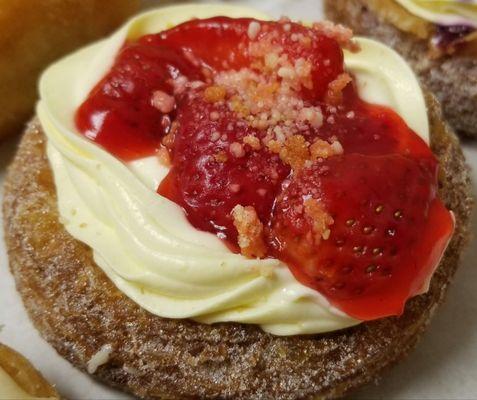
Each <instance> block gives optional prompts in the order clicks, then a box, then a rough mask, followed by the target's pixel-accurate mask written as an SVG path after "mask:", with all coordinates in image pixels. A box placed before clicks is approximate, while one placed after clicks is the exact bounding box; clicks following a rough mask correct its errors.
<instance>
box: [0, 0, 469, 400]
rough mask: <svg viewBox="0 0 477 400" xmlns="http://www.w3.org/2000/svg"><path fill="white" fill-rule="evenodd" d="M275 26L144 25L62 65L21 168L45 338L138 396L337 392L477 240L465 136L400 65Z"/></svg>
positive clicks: (414, 326) (404, 343) (438, 292)
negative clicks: (472, 232) (460, 137)
mask: <svg viewBox="0 0 477 400" xmlns="http://www.w3.org/2000/svg"><path fill="white" fill-rule="evenodd" d="M224 15H226V16H227V17H224ZM266 20H268V18H267V17H266V16H263V15H261V14H259V13H257V12H256V11H254V10H249V9H243V8H237V7H231V6H223V5H222V6H212V5H210V6H205V5H204V6H181V7H172V8H165V9H158V10H155V11H151V12H150V13H147V14H144V15H140V16H138V17H137V18H136V19H134V20H132V21H130V22H129V23H128V24H127V25H125V26H124V27H123V28H122V29H121V30H120V31H118V32H117V33H116V34H115V35H114V36H112V37H111V38H110V39H108V40H107V41H105V42H101V43H99V44H97V45H95V46H92V47H88V48H86V49H84V50H81V51H80V52H77V53H75V54H74V55H72V56H70V57H68V58H66V59H64V60H63V61H61V62H59V63H57V64H56V65H54V66H52V67H51V68H50V69H49V70H48V71H47V72H46V73H45V74H44V75H43V77H42V79H41V82H40V92H41V101H40V103H39V105H38V109H37V115H38V119H35V120H34V121H33V122H32V123H31V124H30V126H29V127H28V128H27V130H26V132H25V136H24V138H23V140H22V143H21V145H20V148H19V151H18V154H17V156H16V158H15V160H14V162H13V164H12V167H11V168H10V171H9V174H8V177H7V182H6V186H5V199H4V216H5V219H4V223H5V232H6V235H5V236H6V241H7V247H8V251H9V257H10V266H11V270H12V272H13V274H14V276H15V279H16V282H17V287H18V290H19V291H20V293H21V295H22V298H23V300H24V302H25V306H26V308H27V309H28V310H29V312H30V315H31V317H32V319H33V321H34V323H35V325H36V327H37V328H38V329H39V331H40V332H41V333H42V335H43V336H44V337H45V338H46V339H47V340H48V341H49V342H50V343H51V344H52V345H53V346H54V347H55V349H56V350H57V351H58V352H59V353H60V354H61V355H63V356H64V357H65V358H67V359H68V360H69V361H70V362H72V363H73V364H74V365H76V366H77V367H79V368H81V369H82V370H85V371H87V372H88V373H90V374H93V375H94V376H96V377H97V378H98V379H101V380H103V381H105V382H107V383H109V384H111V385H113V386H115V387H120V388H122V389H123V390H125V391H128V392H131V393H133V394H134V395H136V396H139V397H143V398H159V399H162V398H168V399H170V398H173V399H181V398H197V397H200V398H238V399H240V398H243V399H260V398H276V399H290V398H296V399H298V398H315V397H316V398H332V397H339V396H342V395H344V394H345V393H348V392H350V391H352V390H353V389H355V388H356V387H358V386H360V385H362V384H364V383H366V382H369V381H371V380H374V379H376V378H377V377H378V376H379V375H380V373H381V371H382V370H383V369H385V368H386V367H387V366H389V365H391V364H393V363H394V362H396V361H397V360H399V359H400V358H402V357H403V356H405V355H406V354H407V353H408V351H409V350H410V349H411V348H412V347H413V346H414V344H415V343H416V342H417V340H418V338H419V337H420V335H421V334H422V332H423V331H424V329H425V328H426V326H427V324H428V322H429V320H430V318H431V316H432V314H433V312H434V310H435V309H436V306H437V305H438V304H439V303H440V302H441V301H442V299H443V296H444V293H445V291H446V288H447V286H448V283H449V282H450V280H451V278H452V276H453V274H454V272H455V270H456V268H457V265H458V260H459V257H460V253H461V251H462V248H463V246H464V244H465V242H466V240H467V236H468V224H469V215H470V211H471V205H472V200H471V196H470V194H469V178H468V175H467V170H466V167H465V163H464V159H463V156H462V153H461V150H460V148H459V145H458V141H457V140H456V138H455V137H454V135H453V133H452V131H450V130H449V128H448V127H447V126H446V125H445V124H444V123H443V122H442V118H441V115H440V109H439V106H438V104H437V103H436V101H435V100H434V98H433V97H432V96H431V95H429V94H424V93H423V92H422V90H421V88H420V87H419V84H418V81H417V79H416V77H415V76H414V74H413V73H412V71H411V70H410V69H409V67H408V66H407V65H406V63H405V62H404V61H403V60H402V58H400V56H399V55H397V54H396V53H395V52H393V51H392V50H391V49H389V48H387V47H385V46H383V45H382V44H380V43H378V42H375V41H372V40H367V39H360V40H358V41H353V40H352V34H351V32H350V31H349V30H348V29H346V28H343V27H340V26H334V25H333V24H331V23H326V22H325V23H318V24H314V25H313V26H309V27H305V26H303V25H301V24H298V23H294V22H292V21H290V20H286V19H283V20H280V21H278V22H264V21H266ZM65 93H67V95H65ZM446 248H447V250H446Z"/></svg>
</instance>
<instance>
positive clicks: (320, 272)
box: [76, 17, 454, 320]
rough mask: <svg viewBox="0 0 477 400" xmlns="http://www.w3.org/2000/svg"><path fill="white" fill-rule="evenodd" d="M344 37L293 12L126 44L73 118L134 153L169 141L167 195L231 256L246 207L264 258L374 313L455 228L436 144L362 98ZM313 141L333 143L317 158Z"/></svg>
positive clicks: (356, 313) (386, 310)
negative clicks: (441, 186) (239, 210)
mask: <svg viewBox="0 0 477 400" xmlns="http://www.w3.org/2000/svg"><path fill="white" fill-rule="evenodd" d="M339 40H340V37H339V36H337V37H333V35H330V34H329V32H326V31H324V30H322V29H321V30H320V29H319V28H318V27H313V28H305V27H303V26H301V25H298V24H294V23H291V22H289V21H283V22H266V23H265V22H260V23H258V22H257V21H254V20H251V19H230V18H225V17H217V18H212V19H208V20H193V21H190V22H187V23H185V24H182V25H179V26H177V27H175V28H173V29H171V30H168V31H165V32H162V33H159V34H155V35H148V36H144V37H142V38H140V39H138V40H137V41H134V42H128V43H126V44H125V45H124V46H123V48H122V50H121V51H120V52H119V54H118V56H117V59H116V61H115V63H114V65H113V67H112V69H111V71H110V72H109V73H108V74H107V75H106V76H105V77H104V78H103V79H102V80H101V81H100V82H99V83H98V84H97V86H96V87H95V88H94V89H93V90H92V92H91V93H90V95H89V97H88V98H87V100H86V101H85V102H84V103H83V104H82V105H81V106H80V108H79V109H78V111H77V115H76V123H77V127H78V129H79V131H80V132H81V133H82V134H84V135H85V136H86V137H88V138H89V139H91V140H93V141H94V142H96V143H97V144H98V145H100V146H102V147H103V148H105V149H106V150H107V151H108V152H110V153H112V154H113V155H115V156H116V157H118V158H120V159H122V160H123V161H126V162H127V161H131V160H135V159H138V158H142V157H145V156H150V155H154V154H156V153H162V154H163V153H164V151H166V152H167V154H168V155H169V157H170V160H171V169H170V173H169V174H168V176H167V177H166V178H165V179H164V181H163V182H162V183H161V185H160V187H159V188H158V193H159V194H161V195H163V196H165V197H167V198H169V199H170V200H172V201H174V202H176V203H177V204H178V205H180V206H181V207H182V208H183V209H184V212H185V213H186V215H187V218H188V220H189V221H190V223H191V224H192V225H193V226H194V227H196V228H197V229H200V230H203V231H207V232H211V233H214V234H217V235H218V236H219V237H220V238H221V239H223V240H224V241H225V242H226V244H227V245H228V246H229V247H230V248H231V249H232V250H233V251H236V252H240V250H241V249H242V252H243V250H244V249H243V240H241V232H239V228H238V225H237V224H236V222H237V221H236V220H234V215H235V214H234V209H235V207H236V206H243V207H246V208H247V209H249V208H250V209H253V211H254V213H255V214H254V215H255V218H256V221H257V223H258V224H260V227H261V229H262V231H260V235H261V247H262V248H265V249H266V251H265V253H263V254H259V255H258V256H260V257H275V258H278V259H280V260H282V261H284V262H285V263H286V264H287V265H288V266H289V268H290V270H291V271H292V273H293V274H294V276H295V277H296V278H297V279H298V280H299V281H300V282H301V283H303V284H304V285H306V286H309V287H311V288H313V289H315V290H317V291H319V292H320V293H322V294H323V295H324V296H325V297H326V298H327V299H328V300H329V301H330V302H331V303H332V304H333V305H334V306H336V307H338V308H339V309H341V310H342V311H344V312H345V313H347V314H348V315H350V316H352V317H355V318H358V319H362V320H370V319H375V318H380V317H385V316H390V315H399V314H401V313H402V312H403V309H404V305H405V303H406V301H407V299H409V298H410V297H412V296H414V295H416V294H419V293H421V292H422V291H423V290H424V289H425V286H426V284H427V282H428V280H429V278H430V276H431V275H432V273H433V270H434V268H435V267H436V265H437V263H438V261H439V259H440V257H441V256H442V254H443V252H444V250H445V247H446V244H447V242H448V240H449V238H450V236H451V234H452V231H453V225H454V222H453V219H452V216H451V214H450V213H449V211H447V210H446V208H445V207H444V205H443V204H442V202H441V201H440V200H439V198H438V197H437V187H438V184H437V172H438V163H437V160H436V159H435V157H434V155H433V154H432V152H431V151H430V149H429V147H428V146H427V145H426V144H425V143H424V142H423V141H422V140H421V139H420V138H419V136H418V135H416V133H414V132H413V131H412V130H411V129H410V128H409V127H408V126H407V125H406V123H405V122H404V121H403V120H402V118H400V117H399V116H398V115H397V114H396V113H395V112H394V111H392V110H390V109H388V108H386V107H382V106H377V105H372V104H368V103H366V102H364V101H363V100H361V99H360V97H359V95H358V93H357V90H356V88H355V86H354V83H353V82H352V80H351V78H350V77H349V75H347V74H346V71H345V70H344V66H343V52H342V49H341V44H342V43H341V44H340V43H339ZM277 49H278V50H277ZM277 65H278V66H277ZM273 74H275V75H273ZM343 81H344V84H343V85H341V86H340V87H339V89H336V86H339V85H340V82H343ZM348 81H349V82H348ZM224 82H225V83H224ZM227 85H228V86H227ZM234 85H235V86H234ZM237 85H238V87H239V89H237ZM224 88H226V89H224ZM284 88H285V89H286V90H287V92H280V90H285V89H284ZM330 88H335V90H331V92H330ZM245 92H246V93H248V94H250V95H247V96H248V97H247V96H246V97H244V96H242V94H243V93H245ZM283 93H286V96H285V95H283ZM261 96H263V98H262V97H261ZM267 96H268V97H267ZM270 98H271V99H273V101H274V103H273V104H272V106H271V107H270V108H269V113H268V114H267V113H266V112H264V111H263V110H262V111H260V112H256V113H254V111H253V110H254V108H256V107H255V106H257V107H263V104H262V103H266V101H267V100H266V99H270ZM250 99H251V101H249V100H250ZM264 99H265V100H264ZM247 101H248V102H247ZM284 101H285V103H283V102H284ZM286 101H289V107H288V108H289V109H288V108H287V107H286ZM164 104H166V105H164ZM283 104H285V108H283ZM164 107H165V108H164ZM290 110H291V111H290ZM317 110H318V111H317ZM288 111H290V112H288ZM292 111H293V112H294V113H293V112H292ZM295 111H296V112H295ZM267 118H268V119H267ZM290 132H291V133H290ZM288 140H290V141H288ZM289 143H295V144H294V147H287V146H288V144H289ZM297 143H298V144H299V143H302V145H301V146H302V147H300V145H297ZM303 143H305V144H303ZM316 143H318V144H320V143H321V145H322V146H324V148H325V149H326V150H327V151H331V150H333V151H334V153H333V152H332V153H326V154H325V153H319V154H318V153H316V154H318V156H316V154H315V153H314V151H313V150H312V149H313V146H314V145H315V144H316ZM312 144H313V145H312ZM276 146H279V147H276ZM303 146H304V147H303ZM300 149H301V150H300ZM330 149H331V150H330ZM321 150H323V149H321ZM297 154H298V155H299V156H300V157H301V158H300V157H296V155H297ZM244 254H246V253H244Z"/></svg>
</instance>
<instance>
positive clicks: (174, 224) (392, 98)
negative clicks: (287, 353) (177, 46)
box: [37, 5, 429, 335]
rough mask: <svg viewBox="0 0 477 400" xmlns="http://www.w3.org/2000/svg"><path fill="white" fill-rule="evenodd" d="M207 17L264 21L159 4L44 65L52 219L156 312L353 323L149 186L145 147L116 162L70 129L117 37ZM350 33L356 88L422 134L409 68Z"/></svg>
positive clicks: (420, 101)
mask: <svg viewBox="0 0 477 400" xmlns="http://www.w3.org/2000/svg"><path fill="white" fill-rule="evenodd" d="M217 15H226V16H231V17H254V18H257V19H262V20H266V19H268V17H267V16H266V15H263V14H260V13H258V12H257V11H255V10H251V9H247V8H242V7H235V6H229V5H200V6H199V5H193V6H192V5H184V6H176V7H169V8H162V9H158V10H155V11H151V12H148V13H145V14H142V15H139V16H138V17H136V18H134V19H133V20H131V21H130V22H129V23H127V24H126V25H125V26H124V27H123V28H122V29H120V30H119V31H118V32H117V33H116V34H115V35H113V36H112V37H111V38H109V39H107V40H105V41H102V42H99V43H97V44H94V45H92V46H90V47H88V48H86V49H83V50H81V51H79V52H77V53H75V54H73V55H72V56H69V57H68V58H65V59H64V60H62V61H60V62H58V63H56V64H55V65H53V66H52V67H50V68H49V69H48V70H47V71H46V72H45V74H44V75H43V77H42V79H41V82H40V93H41V100H40V102H39V105H38V109H37V111H38V116H39V118H40V121H41V124H42V126H43V129H44V131H45V133H46V135H47V137H48V157H49V160H50V163H51V166H52V169H53V172H54V176H55V183H56V188H57V192H58V205H59V211H60V215H61V218H62V222H63V224H64V226H65V227H66V229H67V230H68V232H69V233H70V234H71V235H72V236H73V237H75V238H76V239H78V240H80V241H82V242H84V243H86V244H87V245H89V246H90V247H91V248H92V249H93V254H94V259H95V261H96V263H97V264H98V266H99V267H100V268H102V269H103V271H104V272H105V273H106V274H107V275H108V276H109V278H110V279H111V280H112V281H113V282H114V283H115V285H116V286H117V287H118V288H119V289H120V290H121V291H122V292H123V293H124V294H125V295H127V296H128V297H130V298H131V299H132V300H134V301H135V302H136V303H137V304H139V305H140V306H141V307H143V308H145V309H147V310H148V311H150V312H151V313H154V314H156V315H159V316H161V317H167V318H192V319H194V320H197V321H199V322H204V323H216V322H227V321H233V322H239V323H247V324H258V325H260V326H261V327H262V329H264V330H265V331H267V332H270V333H272V334H275V335H296V334H312V333H320V332H327V331H333V330H338V329H342V328H346V327H349V326H352V325H355V324H358V323H359V322H360V321H357V320H355V319H353V318H350V317H348V316H346V315H344V314H343V313H341V312H340V311H339V310H336V309H334V308H333V307H332V306H331V305H330V304H329V303H328V301H327V300H326V299H325V298H324V297H323V296H321V295H320V294H319V293H318V292H317V291H314V290H312V289H309V288H307V287H305V286H303V285H302V284H300V283H299V282H298V281H297V280H296V279H295V278H294V277H293V275H292V274H291V272H290V271H289V269H288V268H287V266H286V265H284V264H283V263H282V262H280V261H278V260H274V259H265V260H250V259H246V258H244V257H243V256H241V255H237V254H233V253H231V252H230V251H229V250H228V249H227V248H226V247H225V246H224V244H223V243H222V242H221V241H220V240H219V239H218V238H217V237H216V236H214V235H212V234H209V233H206V232H201V231H198V230H196V229H195V228H193V227H192V226H191V225H190V224H189V223H188V221H187V219H186V217H185V215H184V213H183V211H182V209H181V208H180V207H179V206H177V205H176V204H175V203H173V202H171V201H169V200H167V199H165V198H163V197H161V196H159V195H158V194H157V193H156V188H157V186H158V184H159V183H160V181H161V180H162V179H163V178H164V176H165V175H166V174H167V172H168V170H167V168H165V167H164V166H162V165H161V164H160V163H159V162H158V160H157V159H156V157H150V158H145V159H142V160H137V161H135V162H133V163H129V164H124V163H122V162H121V161H119V160H118V159H116V158H114V157H113V156H112V155H110V154H109V153H107V152H106V151H104V150H103V149H101V148H100V147H99V146H97V145H95V144H94V143H92V142H90V141H89V140H87V139H86V138H85V137H83V136H81V135H79V134H78V132H77V130H76V127H75V123H74V119H73V116H74V113H75V111H76V109H77V107H78V106H79V105H80V104H81V103H82V102H83V101H84V100H85V98H86V96H87V95H88V93H89V91H90V90H91V89H92V87H93V86H94V85H95V84H96V83H97V82H98V81H99V80H100V79H101V78H102V77H103V76H104V75H105V73H106V72H107V71H108V70H109V69H110V67H111V65H112V63H113V61H114V58H115V55H116V53H117V51H118V50H119V48H120V47H121V46H122V44H123V43H124V41H125V40H126V39H129V40H131V39H135V38H138V37H140V36H142V35H145V34H148V33H157V32H160V31H162V30H164V29H168V28H171V27H173V26H174V25H177V24H179V23H181V22H185V21H187V20H190V19H191V18H194V17H198V18H207V17H212V16H217ZM358 41H359V43H360V45H361V47H362V51H361V52H360V53H356V54H353V53H348V52H346V54H345V58H346V65H347V67H348V69H349V70H350V71H351V72H353V73H354V74H355V75H356V77H357V82H358V86H359V90H360V93H361V95H362V96H363V97H364V98H365V99H366V100H368V101H373V102H375V103H380V104H384V105H388V106H390V107H392V108H393V109H394V110H396V111H397V112H398V113H399V114H400V115H401V116H402V117H403V118H404V119H405V120H406V122H407V123H408V125H409V126H410V127H411V128H413V129H414V130H415V131H416V132H417V133H418V134H420V135H421V136H422V137H423V138H424V139H425V140H428V139H429V126H428V119H427V112H426V106H425V101H424V97H423V94H422V92H421V89H420V87H419V84H418V82H417V79H416V77H415V76H414V74H413V73H412V71H411V69H410V68H409V67H408V66H407V64H406V63H405V62H404V60H403V59H402V58H401V57H400V56H399V55H397V54H396V53H395V52H394V51H392V50H391V49H389V48H387V47H385V46H384V45H382V44H379V43H377V42H374V41H371V40H368V39H359V40H358Z"/></svg>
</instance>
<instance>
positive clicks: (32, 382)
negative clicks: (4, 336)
mask: <svg viewBox="0 0 477 400" xmlns="http://www.w3.org/2000/svg"><path fill="white" fill-rule="evenodd" d="M59 398H60V396H59V394H58V392H57V391H56V390H55V388H53V386H51V385H50V384H49V383H48V382H47V381H46V380H45V378H43V376H41V374H40V373H39V372H38V371H37V370H36V369H35V368H34V367H33V366H32V365H31V364H30V362H29V361H28V360H27V359H26V358H25V357H23V356H22V355H21V354H19V353H17V352H16V351H14V350H12V349H10V348H9V347H7V346H5V345H3V344H1V343H0V399H4V400H34V399H38V400H46V399H52V400H53V399H59Z"/></svg>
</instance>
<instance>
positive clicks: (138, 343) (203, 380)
mask: <svg viewBox="0 0 477 400" xmlns="http://www.w3.org/2000/svg"><path fill="white" fill-rule="evenodd" d="M428 104H429V108H430V115H431V122H432V146H433V149H434V150H435V152H436V154H437V156H438V157H439V159H440V161H441V166H442V173H441V182H440V184H441V196H442V198H443V200H444V201H445V203H446V205H447V206H448V207H449V208H450V209H452V210H453V211H454V213H455V215H456V220H457V230H456V233H455V235H454V237H453V239H452V241H451V243H450V245H449V248H448V250H447V252H446V254H445V256H444V258H443V260H442V262H441V264H440V266H439V268H438V270H437V272H436V274H435V275H434V277H433V279H432V282H431V287H430V290H429V292H428V293H427V294H426V295H423V296H419V297H417V298H414V299H413V300H411V301H410V302H409V304H408V306H407V308H406V312H405V314H404V315H403V316H402V317H400V318H388V319H382V320H378V321H373V322H370V323H366V324H362V325H360V326H357V327H354V328H351V329H348V330H344V331H340V332H333V333H330V334H325V335H316V336H306V337H296V336H295V337H274V336H272V335H270V334H267V333H264V332H263V331H261V330H260V329H259V328H257V327H255V326H246V325H238V324H217V325H214V326H209V325H201V324H198V323H195V322H192V321H187V320H168V319H163V318H160V317H157V316H154V315H152V314H150V313H148V312H146V311H145V310H143V309H141V308H140V307H139V306H137V305H136V304H135V303H134V302H133V301H131V300H129V299H128V298H127V297H125V296H124V295H123V294H122V293H121V292H119V291H118V290H117V289H116V288H115V287H114V285H113V284H112V283H111V282H110V281H109V280H108V279H107V278H106V276H105V275H104V273H103V272H102V271H101V270H100V269H99V268H98V267H97V266H96V265H95V263H94V261H93V259H92V255H91V250H90V249H89V248H88V247H87V246H85V245H84V244H82V243H80V242H78V241H76V240H75V239H73V238H72V237H71V236H70V235H69V234H68V233H67V232H66V231H65V230H64V228H63V226H62V225H61V224H60V222H59V218H58V211H57V204H56V202H57V200H56V194H55V187H54V184H53V180H52V174H51V170H50V167H49V165H48V161H47V158H46V155H45V147H44V146H45V137H44V135H43V133H42V131H41V128H40V127H39V125H38V123H37V122H33V123H32V124H31V125H30V126H29V127H28V129H27V131H26V134H25V136H24V138H23V141H22V143H21V145H20V149H19V151H18V154H17V156H16V158H15V160H14V162H13V164H12V166H11V168H10V170H9V173H8V177H7V181H6V185H5V198H4V205H3V209H4V223H5V233H6V235H5V236H6V241H7V246H8V251H9V256H10V266H11V270H12V273H13V274H14V276H15V280H16V284H17V288H18V290H19V292H20V294H21V296H22V298H23V301H24V303H25V306H26V308H27V310H28V312H29V314H30V316H31V318H32V320H33V322H34V323H35V326H36V327H37V329H38V330H39V331H40V332H41V334H42V335H43V336H44V337H45V338H46V340H48V341H49V342H50V343H51V344H52V345H53V346H54V348H55V349H56V350H57V351H58V353H60V354H61V355H62V356H63V357H65V358H66V359H68V360H69V361H70V362H71V363H72V364H74V365H75V366H77V367H78V368H80V369H82V370H85V369H86V368H87V364H88V361H89V360H90V359H91V357H92V356H93V355H94V354H95V353H96V352H97V351H98V350H99V349H100V348H101V347H102V346H104V345H111V346H112V349H113V351H112V353H111V355H110V358H109V360H108V362H107V363H106V364H105V365H102V366H100V367H99V368H98V369H97V370H96V372H95V373H94V375H95V376H96V377H97V378H98V379H100V380H102V381H104V382H107V383H108V384H110V385H113V386H116V387H119V388H121V389H123V390H125V391H129V392H132V393H134V394H135V395H137V396H139V397H147V398H154V399H163V398H167V399H179V398H180V399H185V398H197V397H200V398H234V399H263V398H274V399H302V398H336V397H339V396H342V395H344V394H345V393H347V392H350V391H351V390H353V389H355V388H356V387H358V386H360V385H362V384H365V383H367V382H369V381H371V380H374V379H376V378H377V377H378V376H379V375H380V373H381V372H382V370H383V369H385V368H387V367H389V366H390V365H392V364H393V363H394V362H396V361H397V360H399V359H401V358H402V357H404V356H405V355H406V354H407V353H408V352H409V350H410V349H411V348H412V347H413V346H414V345H415V343H416V342H417V340H418V339H419V337H420V336H421V334H422V332H423V331H424V330H425V328H426V327H427V325H428V323H429V320H430V318H431V316H432V314H433V313H434V311H435V309H436V306H437V305H438V304H439V303H440V302H441V301H442V299H443V296H444V293H445V291H446V288H447V285H448V284H449V282H450V280H451V278H452V276H453V274H454V272H455V270H456V268H457V265H458V262H459V257H460V254H461V252H462V248H463V246H464V244H465V243H466V241H467V237H468V225H469V217H470V213H471V208H472V198H471V195H470V191H469V177H468V173H467V168H466V166H465V162H464V158H463V155H462V152H461V150H460V147H459V143H458V141H457V139H456V138H455V136H454V135H453V133H452V132H451V131H449V129H448V128H447V127H446V126H445V125H443V124H442V122H441V116H440V111H439V108H438V105H437V103H436V102H435V101H434V99H433V98H430V97H429V102H428Z"/></svg>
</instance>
